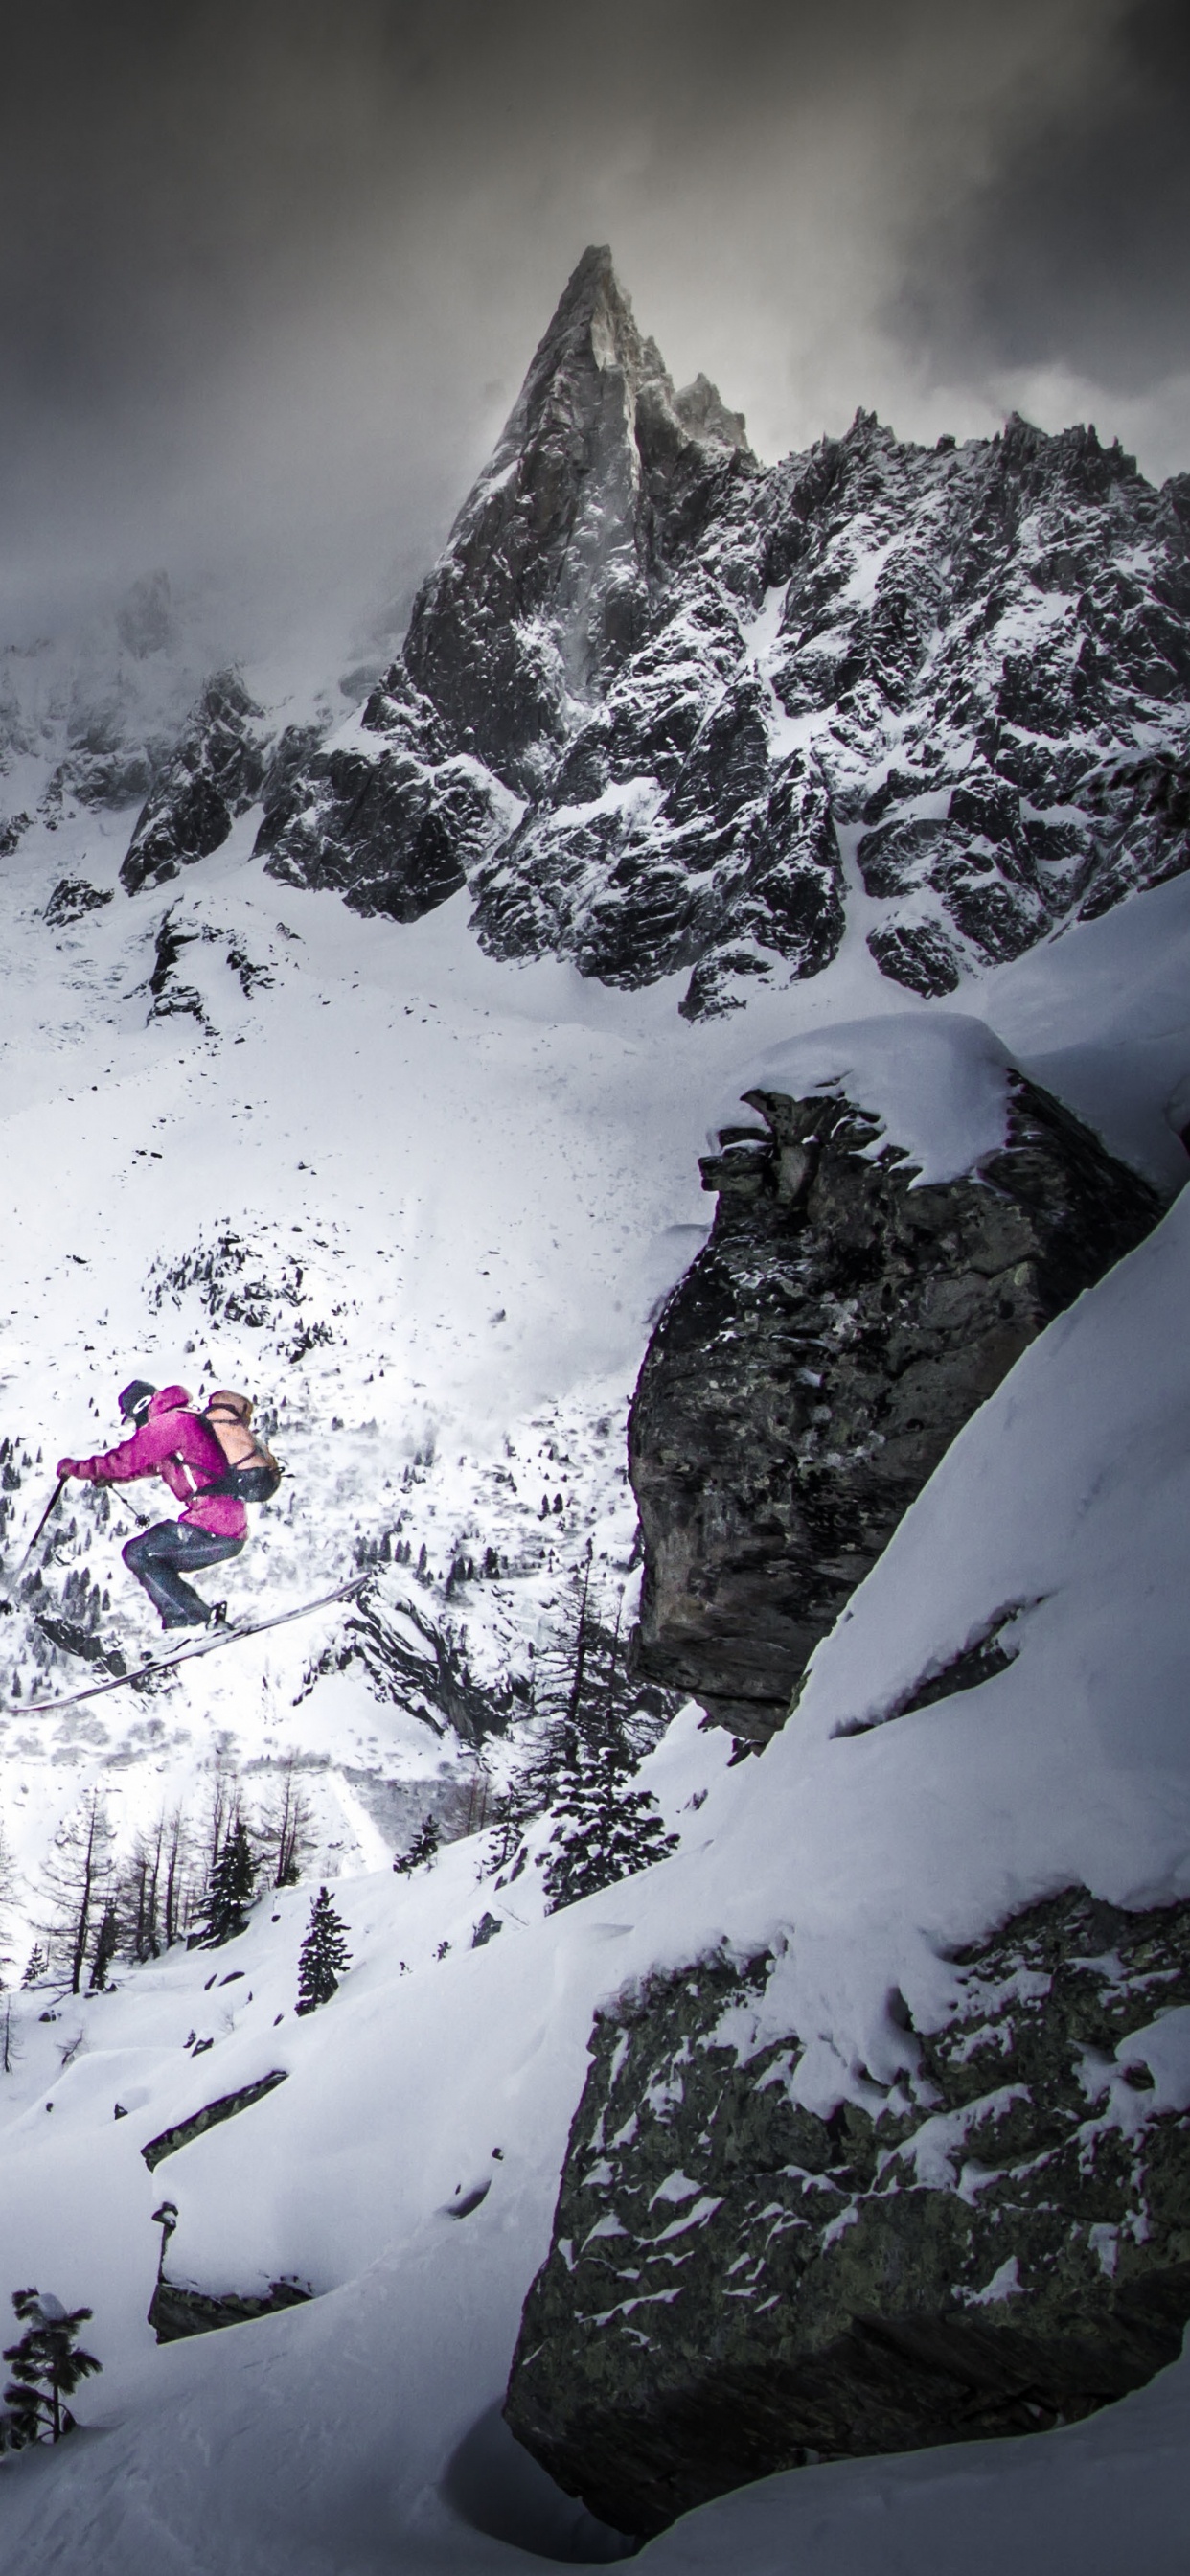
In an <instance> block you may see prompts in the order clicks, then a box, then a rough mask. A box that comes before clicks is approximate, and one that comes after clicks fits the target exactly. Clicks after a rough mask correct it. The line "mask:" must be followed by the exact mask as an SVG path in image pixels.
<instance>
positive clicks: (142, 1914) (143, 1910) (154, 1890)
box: [122, 1816, 166, 1962]
mask: <svg viewBox="0 0 1190 2576" xmlns="http://www.w3.org/2000/svg"><path fill="white" fill-rule="evenodd" d="M165 1834H166V1825H165V1818H164V1816H159V1817H158V1819H157V1822H156V1824H155V1825H153V1826H151V1827H150V1829H149V1830H148V1831H147V1832H141V1833H138V1835H137V1837H136V1840H135V1842H134V1843H133V1846H132V1856H131V1858H130V1860H129V1862H128V1865H127V1867H126V1869H125V1871H124V1876H123V1887H122V1895H123V1907H122V1911H123V1914H124V1919H125V1923H126V1927H127V1933H128V1947H129V1949H130V1951H131V1953H132V1956H133V1958H134V1959H135V1960H137V1961H138V1962H143V1961H144V1960H146V1959H159V1958H160V1956H161V1925H160V1909H159V1889H160V1884H161V1867H162V1859H163V1853H164V1846H165Z"/></svg>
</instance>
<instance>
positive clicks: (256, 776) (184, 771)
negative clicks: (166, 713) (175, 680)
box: [120, 671, 266, 894]
mask: <svg viewBox="0 0 1190 2576" xmlns="http://www.w3.org/2000/svg"><path fill="white" fill-rule="evenodd" d="M263 721H264V719H263V711H262V709H261V708H260V707H258V706H256V705H255V704H254V703H253V700H252V699H251V698H250V697H249V695H248V692H247V690H246V688H245V687H244V684H243V681H242V680H241V678H240V675H239V673H238V671H221V672H219V673H218V675H217V676H216V677H215V678H214V679H212V680H210V681H208V683H207V686H206V688H205V689H204V691H203V694H202V697H201V699H200V701H199V704H198V706H197V708H196V709H195V712H194V714H193V716H192V717H191V719H190V722H189V724H188V725H187V726H186V727H185V729H184V731H183V733H182V735H181V738H180V740H179V742H178V743H177V745H176V747H175V748H174V750H173V751H172V752H171V753H170V754H169V755H168V757H167V758H166V760H165V763H164V766H163V767H162V769H161V770H160V772H159V773H158V775H157V777H156V779H155V780H154V783H153V786H152V789H151V791H150V794H149V797H148V799H147V802H146V803H145V805H144V806H143V807H142V809H141V812H140V814H139V815H138V816H137V820H136V825H135V828H134V830H133V834H132V839H131V840H130V842H129V844H128V850H127V854H126V856H125V859H124V864H123V866H122V867H121V870H120V883H121V885H123V886H124V887H125V889H126V891H127V892H128V893H129V894H137V893H139V891H140V888H141V887H142V886H144V885H154V886H157V885H165V884H167V883H168V882H169V880H170V879H171V878H172V877H176V876H178V875H179V874H180V872H181V870H182V868H183V867H188V866H191V865H193V863H194V861H195V860H196V859H205V858H207V857H209V855H210V853H211V851H212V850H217V849H218V848H219V847H220V845H221V843H222V842H224V841H225V840H226V839H227V835H228V833H229V832H230V830H231V827H232V824H233V823H234V821H235V820H236V817H237V815H240V814H243V813H244V812H246V810H247V808H248V807H249V806H250V805H252V804H254V803H255V801H256V799H257V797H258V796H259V794H260V791H261V786H262V783H263V780H264V775H265V767H266V759H265V745H264V738H263V734H262V732H261V727H262V725H263Z"/></svg>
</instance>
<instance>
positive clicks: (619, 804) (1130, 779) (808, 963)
mask: <svg viewBox="0 0 1190 2576" xmlns="http://www.w3.org/2000/svg"><path fill="white" fill-rule="evenodd" d="M1188 534H1190V478H1187V477H1184V476H1183V477H1179V478H1174V480H1173V481H1171V482H1170V483H1168V484H1166V485H1165V487H1164V489H1163V490H1162V491H1161V492H1156V491H1154V490H1153V489H1152V488H1151V486H1149V485H1148V484H1147V483H1145V482H1144V480H1143V478H1142V477H1140V476H1139V475H1138V474H1137V472H1136V469H1135V465H1134V463H1133V461H1132V459H1131V458H1130V457H1127V456H1125V455H1124V454H1123V453H1122V451H1121V450H1120V448H1119V447H1118V446H1115V447H1113V448H1111V449H1109V450H1104V449H1103V448H1101V447H1100V445H1099V442H1098V440H1097V439H1096V436H1095V433H1094V431H1093V430H1083V429H1075V430H1067V431H1064V432H1062V433H1061V435H1060V436H1057V437H1052V438H1051V437H1047V436H1045V435H1044V434H1043V433H1042V432H1041V431H1039V430H1035V429H1033V428H1031V427H1030V426H1029V424H1028V423H1027V422H1025V421H1022V420H1019V419H1016V418H1015V417H1014V418H1013V419H1012V420H1011V421H1010V422H1009V424H1008V426H1007V428H1006V429H1005V431H1004V433H1003V435H1002V436H998V437H996V438H994V439H991V440H971V441H969V442H968V443H967V444H966V445H964V446H963V447H956V446H955V444H954V442H953V441H952V440H948V439H943V440H940V441H939V443H938V445H937V447H935V448H921V447H915V446H913V445H911V444H909V443H906V442H902V441H898V440H897V439H895V438H894V437H893V436H892V433H891V432H890V431H888V430H886V429H883V428H882V427H881V426H880V424H879V423H878V422H877V421H876V420H875V418H874V417H873V416H872V415H870V414H867V413H862V412H861V413H859V414H858V415H857V417H856V420H855V422H854V423H853V425H852V427H851V429H850V430H849V431H848V433H847V435H846V437H844V438H842V439H823V440H820V441H819V442H818V444H817V445H816V446H815V447H813V448H811V449H810V450H809V451H808V452H807V453H806V454H804V455H799V456H792V457H788V458H786V459H785V460H784V461H783V462H782V463H781V464H779V465H777V466H774V467H771V468H768V467H763V466H761V465H760V464H759V463H758V461H757V460H756V458H755V457H754V456H753V455H752V454H751V451H750V450H749V448H748V446H747V443H746V439H745V435H744V426H743V422H742V420H741V419H740V418H739V416H738V415H737V414H734V413H731V412H729V411H728V410H727V409H726V407H725V406H724V404H723V403H722V401H721V400H720V398H719V396H718V394H717V393H716V391H715V388H714V387H713V386H712V385H709V384H708V383H707V380H706V378H705V377H698V378H696V380H695V382H694V384H693V385H691V386H689V387H688V388H686V389H685V390H684V391H682V392H678V391H677V390H675V387H674V385H673V383H672V382H671V380H670V378H669V377H668V375H667V374H666V372H665V368H664V365H663V363H662V360H661V357H660V355H659V353H658V351H657V349H656V347H655V345H654V344H653V342H652V341H650V340H647V339H644V338H642V336H641V334H640V332H639V331H638V329H637V326H636V324H635V322H634V320H633V317H632V313H631V309H630V307H629V305H628V302H627V299H626V298H625V296H624V294H623V292H622V290H621V288H620V287H619V285H618V283H617V281H616V278H615V275H614V273H613V270H612V266H611V260H610V254H609V253H608V252H607V251H606V250H592V251H588V252H587V253H586V255H585V257H584V258H583V260H582V261H580V263H579V266H578V268H577V269H576V271H575V273H574V276H573V277H572V278H571V280H570V283H569V285H568V286H567V289H566V292H565V294H564V295H563V297H562V300H561V303H560V305H559V307H558V310H557V313H556V314H555V316H554V319H553V321H552V322H551V324H550V327H549V329H548V331H547V332H546V335H545V337H544V339H543V340H542V342H541V345H540V347H539V349H538V351H537V353H536V355H535V357H534V359H533V362H532V365H531V367H530V369H529V373H528V376H527V378H526V381H525V385H524V388H523V391H522V393H521V396H520V398H519V401H518V402H517V405H516V407H515V409H514V411H513V413H512V416H511V418H510V420H509V422H508V426H507V428H506V429H505V431H504V434H503V436H502V438H501V440H500V442H499V444H498V446H497V448H496V451H495V454H494V456H493V458H492V461H491V463H490V465H489V466H488V467H487V469H486V470H485V472H484V473H483V475H481V477H480V479H479V482H478V483H477V484H476V486H475V489H474V491H473V492H472V494H471V496H470V498H469V499H468V501H467V503H466V504H465V506H464V508H463V510H462V511H461V513H460V515H459V518H458V520H457V522H456V525H455V527H454V530H453V531H452V534H451V537H450V541H449V544H448V546H447V548H446V551H445V553H444V555H443V557H442V560H441V562H440V563H439V564H438V565H437V567H436V568H435V570H434V571H433V572H432V573H431V574H430V576H429V578H428V580H427V581H426V583H425V584H424V585H423V588H422V590H421V593H420V594H419V597H418V599H417V602H416V604H415V607H414V610H413V615H412V620H411V624H410V628H409V634H408V638H407V641H406V645H405V649H404V657H403V660H402V661H401V662H398V663H397V664H395V665H394V667H393V670H392V671H391V672H390V673H389V676H388V679H387V681H386V683H385V685H384V689H383V690H382V691H380V692H377V693H376V696H375V697H374V698H373V700H372V701H371V702H370V703H369V707H368V709H367V711H366V713H365V715H364V717H363V719H362V721H361V723H360V724H359V725H357V726H355V727H353V728H352V729H351V731H350V733H349V735H348V737H346V738H345V741H344V744H343V746H342V747H341V748H340V747H339V746H336V745H332V746H331V748H330V749H329V751H328V752H326V753H322V752H319V753H316V754H315V756H314V758H313V759H312V761H311V762H310V764H309V766H308V769H307V770H306V771H305V772H303V773H301V774H299V776H298V777H297V778H296V779H294V780H292V781H291V786H290V792H289V794H288V796H287V797H286V799H284V800H281V799H279V800H278V803H277V807H276V810H275V812H273V813H271V814H270V816H269V819H268V821H267V822H266V826H265V831H264V834H263V838H262V846H264V847H265V848H266V849H267V850H269V851H270V852H272V853H273V860H272V863H273V865H274V867H275V870H276V872H277V873H278V874H281V875H284V876H287V877H288V878H289V879H290V880H291V881H293V882H296V883H303V884H306V883H308V884H318V885H335V886H339V887H341V888H342V890H343V892H344V893H345V895H346V896H347V899H348V901H350V902H355V903H357V904H358V905H359V907H360V908H361V909H362V910H365V911H391V912H392V913H393V914H394V916H395V917H396V918H398V919H405V918H408V917H410V915H411V913H412V912H413V911H415V910H417V909H419V908H424V907H425V906H426V905H427V904H429V903H432V902H438V901H441V900H442V899H443V897H444V895H445V894H448V893H451V892H454V891H455V890H456V889H457V887H458V886H459V885H460V883H461V882H462V880H463V878H464V877H466V879H467V882H468V883H469V884H470V886H471V888H472V891H473V893H474V896H475V923H476V927H477V929H478V932H479V936H480V938H481V940H482V941H483V943H484V944H485V946H487V947H488V948H489V949H490V950H491V951H492V952H493V953H494V954H496V955H498V956H506V957H521V956H534V955H541V954H548V953H554V954H559V955H563V956H568V957H572V958H573V959H574V960H575V962H576V963H577V965H578V966H579V968H580V970H581V971H582V973H584V974H588V975H595V976H599V977H601V978H603V979H604V980H605V981H608V982H611V983H621V984H641V983H647V982H650V981H652V980H653V979H654V978H656V977H657V976H659V975H662V974H666V973H670V972H673V971H674V970H675V969H679V968H680V969H683V970H689V974H690V983H689V987H688V991H687V995H686V1000H685V1002H684V1004H683V1007H684V1008H685V1009H686V1011H687V1012H688V1013H690V1014H691V1015H698V1014H700V1013H704V1012H707V1011H715V1010H721V1009H725V1008H729V1007H731V1006H732V1004H733V1003H734V1002H737V1001H738V1000H739V999H740V998H741V997H742V996H744V995H746V993H747V992H748V991H749V990H750V989H753V988H754V984H755V979H756V978H757V977H758V976H759V977H767V978H768V979H769V980H770V981H775V982H777V983H779V984H786V983H788V982H790V981H791V980H793V979H796V978H798V977H802V976H807V975H813V974H816V973H817V972H818V971H819V970H820V969H821V968H822V967H823V966H825V965H826V964H827V963H829V961H830V959H831V958H832V956H833V955H834V953H835V950H836V949H837V946H838V943H839V939H840V936H841V933H842V927H843V920H844V910H845V889H846V871H845V866H844V862H845V861H846V862H847V864H848V865H849V866H850V865H855V866H857V867H858V870H859V874H860V876H861V878H862V881H863V885H864V887H865V890H866V892H867V894H868V896H869V897H871V898H874V899H875V900H876V901H877V902H878V903H879V904H880V905H881V906H882V907H884V910H883V913H882V917H881V918H880V919H879V920H878V921H877V922H876V924H875V925H874V926H873V927H872V929H871V931H870V935H869V945H870V947H871V949H872V953H873V955H874V956H875V958H876V959H877V962H878V963H879V965H880V966H881V968H882V970H883V971H884V973H885V974H887V975H889V976H890V977H892V978H893V980H894V981H897V982H900V983H902V984H905V985H908V986H911V987H912V988H913V989H915V990H916V991H918V992H921V993H925V994H940V993H945V992H949V991H952V990H953V989H954V988H955V986H956V984H957V983H958V981H959V978H960V975H961V973H962V972H963V971H964V970H965V969H967V968H970V967H971V966H973V965H976V966H977V965H982V964H985V963H987V962H988V961H989V960H998V959H1003V958H1009V957H1014V956H1016V955H1018V954H1019V953H1020V952H1021V951H1022V950H1024V949H1026V948H1028V947H1029V946H1030V945H1031V944H1032V942H1033V941H1035V940H1036V939H1038V938H1040V937H1042V936H1043V935H1044V933H1045V932H1046V931H1047V930H1049V929H1050V928H1051V927H1052V926H1053V924H1054V923H1055V922H1057V921H1061V920H1064V919H1068V918H1070V917H1071V916H1079V917H1090V916H1092V915H1094V914H1096V913H1099V912H1102V911H1105V910H1107V909H1108V907H1109V906H1110V905H1112V904H1114V903H1116V902H1118V901H1119V900H1120V899H1121V897H1122V896H1124V895H1126V894H1127V893H1129V892H1130V891H1131V890H1132V889H1134V888H1136V887H1140V886H1147V885H1153V884H1156V883H1158V882H1159V881H1160V880H1161V879H1162V878H1163V877H1166V876H1169V875H1171V874H1175V873H1177V872H1178V871H1179V870H1181V869H1184V868H1185V867H1186V866H1187V865H1188V864H1190V801H1188V800H1190V722H1188V718H1187V686H1188V683H1190V562H1188ZM386 746H387V747H386ZM514 800H515V801H514Z"/></svg>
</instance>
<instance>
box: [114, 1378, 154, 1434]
mask: <svg viewBox="0 0 1190 2576" xmlns="http://www.w3.org/2000/svg"><path fill="white" fill-rule="evenodd" d="M156 1393H157V1389H156V1387H155V1386H150V1385H149V1382H148V1379H147V1378H143V1377H134V1378H131V1379H130V1380H129V1383H128V1385H127V1386H125V1387H121V1389H120V1398H119V1402H120V1412H121V1415H122V1417H123V1419H124V1421H125V1422H135V1424H136V1427H137V1430H138V1431H143V1430H144V1427H145V1424H146V1422H147V1420H148V1418H149V1406H150V1405H151V1403H152V1401H153V1398H154V1396H155V1395H156Z"/></svg>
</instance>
